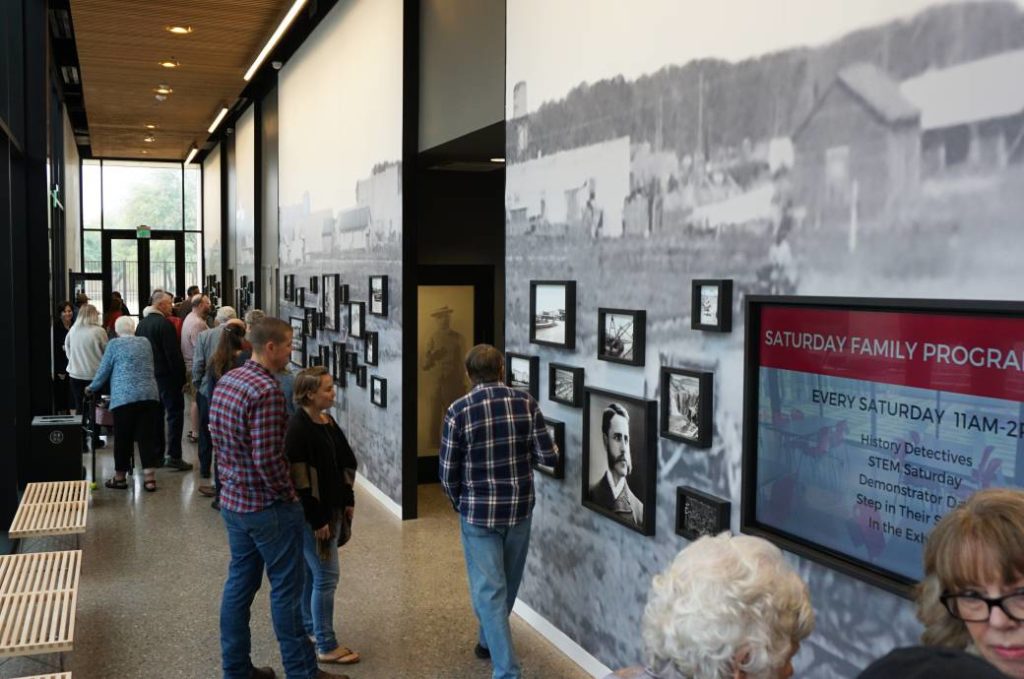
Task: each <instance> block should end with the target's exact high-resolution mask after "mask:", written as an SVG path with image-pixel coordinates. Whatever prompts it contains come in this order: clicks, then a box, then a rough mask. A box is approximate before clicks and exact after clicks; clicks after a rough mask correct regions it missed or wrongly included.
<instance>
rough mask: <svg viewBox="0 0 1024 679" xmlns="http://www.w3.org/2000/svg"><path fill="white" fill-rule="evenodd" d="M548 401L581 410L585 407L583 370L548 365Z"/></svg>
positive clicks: (554, 364) (560, 365) (552, 364)
mask: <svg viewBox="0 0 1024 679" xmlns="http://www.w3.org/2000/svg"><path fill="white" fill-rule="evenodd" d="M548 400H549V401H554V402H555V403H561V404H562V405H567V406H572V407H573V408H579V407H580V406H582V405H583V368H575V367H573V366H571V365H562V364H561V363H549V364H548Z"/></svg>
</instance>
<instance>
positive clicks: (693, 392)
mask: <svg viewBox="0 0 1024 679" xmlns="http://www.w3.org/2000/svg"><path fill="white" fill-rule="evenodd" d="M713 387H714V376H713V375H712V373H709V372H703V371H700V370H686V369H684V368H670V367H667V366H662V368H661V435H662V436H664V437H665V438H669V439H675V440H676V441H682V442H684V443H689V444H690V445H691V446H696V447H697V448H710V447H711V432H712V427H713V424H712V421H711V419H712V417H711V415H712V411H713V409H714V405H715V399H714V393H713V392H712V389H713Z"/></svg>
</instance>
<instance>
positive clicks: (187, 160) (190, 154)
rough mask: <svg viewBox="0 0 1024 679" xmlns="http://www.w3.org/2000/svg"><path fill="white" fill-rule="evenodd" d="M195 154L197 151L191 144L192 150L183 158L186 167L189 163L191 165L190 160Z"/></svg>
mask: <svg viewBox="0 0 1024 679" xmlns="http://www.w3.org/2000/svg"><path fill="white" fill-rule="evenodd" d="M197 153H199V149H198V148H197V147H196V146H195V145H194V144H193V146H192V150H191V151H189V152H188V155H187V156H185V164H186V165H188V164H189V163H191V162H192V159H193V158H195V157H196V154H197Z"/></svg>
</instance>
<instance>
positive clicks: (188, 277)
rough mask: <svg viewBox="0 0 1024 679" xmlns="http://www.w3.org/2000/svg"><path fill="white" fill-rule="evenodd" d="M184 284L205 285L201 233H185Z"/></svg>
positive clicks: (203, 286) (201, 286)
mask: <svg viewBox="0 0 1024 679" xmlns="http://www.w3.org/2000/svg"><path fill="white" fill-rule="evenodd" d="M185 285H198V286H199V287H200V288H205V287H206V281H204V280H203V239H202V238H201V234H198V233H186V234H185Z"/></svg>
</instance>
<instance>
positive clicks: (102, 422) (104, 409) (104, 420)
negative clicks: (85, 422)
mask: <svg viewBox="0 0 1024 679" xmlns="http://www.w3.org/2000/svg"><path fill="white" fill-rule="evenodd" d="M109 406H110V397H109V396H103V397H102V398H100V399H99V400H98V401H96V425H97V426H100V427H113V426H114V413H113V412H112V411H111V410H110V408H109Z"/></svg>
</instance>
